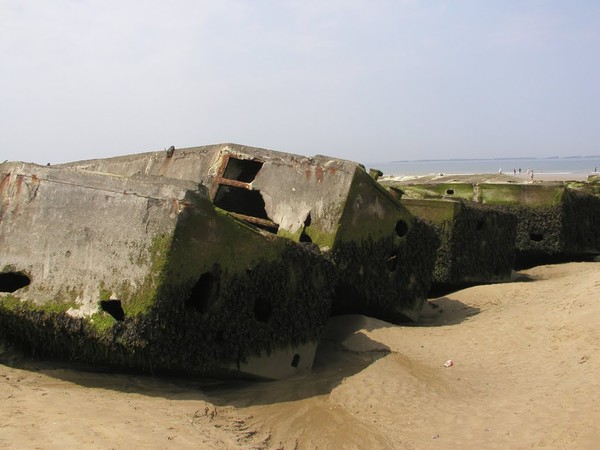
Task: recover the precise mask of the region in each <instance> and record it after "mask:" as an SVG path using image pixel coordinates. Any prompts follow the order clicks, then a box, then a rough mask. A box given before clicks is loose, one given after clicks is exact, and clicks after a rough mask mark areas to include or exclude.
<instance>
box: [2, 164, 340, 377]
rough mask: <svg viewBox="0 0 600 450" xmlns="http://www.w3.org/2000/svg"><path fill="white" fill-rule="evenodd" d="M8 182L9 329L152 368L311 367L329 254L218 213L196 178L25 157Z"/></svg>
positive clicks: (37, 344)
mask: <svg viewBox="0 0 600 450" xmlns="http://www.w3.org/2000/svg"><path fill="white" fill-rule="evenodd" d="M0 177H1V178H0V180H1V181H0V194H1V198H2V208H1V209H0V291H2V292H0V334H3V335H5V336H8V337H10V338H12V339H15V340H18V341H21V342H22V343H23V344H25V345H27V346H32V347H34V348H36V350H37V351H38V353H39V352H41V353H43V352H47V353H51V354H57V355H61V356H66V357H72V358H78V359H83V360H87V361H90V362H102V363H108V364H117V365H121V366H127V367H135V368H143V369H151V370H176V371H185V372H189V373H212V372H217V371H219V372H223V371H224V370H232V371H240V370H241V371H243V370H248V371H252V372H253V373H257V374H259V375H261V376H269V374H270V375H271V376H282V375H290V374H293V373H298V372H299V371H302V370H307V369H309V368H310V366H311V365H312V357H313V356H314V348H315V346H316V342H317V341H318V337H319V335H320V332H321V330H322V328H323V326H324V323H325V320H326V318H327V317H328V314H329V311H330V304H331V296H332V285H334V284H335V281H334V279H333V278H332V276H333V271H332V267H331V264H330V263H329V262H328V261H327V260H326V259H325V258H323V257H322V256H321V255H320V254H319V253H318V252H314V251H312V250H311V249H310V248H305V247H304V246H303V245H300V244H296V243H294V242H292V241H289V240H287V239H282V238H278V237H276V236H274V235H271V234H264V233H261V232H259V231H258V230H257V229H255V228H253V227H249V226H247V225H246V224H244V223H242V222H239V221H237V220H235V219H233V218H232V217H231V216H229V215H228V214H225V213H222V212H219V211H217V210H215V208H214V207H213V205H212V204H211V203H210V201H209V199H208V198H207V194H206V193H203V192H202V191H198V190H197V189H198V186H197V183H190V182H185V181H178V180H173V179H170V180H168V182H167V180H165V179H161V180H158V182H156V181H155V180H154V179H152V178H149V177H140V178H136V177H130V178H127V177H122V176H114V175H106V174H98V173H87V172H82V171H78V170H74V169H72V168H54V167H40V166H35V165H27V164H19V163H14V164H3V165H0ZM19 277H21V278H19ZM23 277H26V278H28V279H29V281H30V283H29V284H28V285H23V286H19V285H18V282H19V281H22V280H23ZM15 280H16V282H17V286H15ZM15 288H16V289H15ZM269 355H273V358H271V359H269ZM286 355H287V356H286ZM290 355H292V357H291V360H290V361H285V364H284V363H283V362H281V363H276V364H275V366H271V367H269V366H268V365H269V364H273V361H282V360H283V359H285V358H288V357H289V356H290ZM257 361H259V362H258V363H257ZM256 367H260V368H262V371H258V372H256ZM265 367H269V369H268V370H266V372H265V370H264V369H265Z"/></svg>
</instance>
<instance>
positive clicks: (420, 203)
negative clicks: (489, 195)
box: [401, 198, 517, 286]
mask: <svg viewBox="0 0 600 450" xmlns="http://www.w3.org/2000/svg"><path fill="white" fill-rule="evenodd" d="M401 202H402V204H403V205H404V206H406V207H407V208H408V210H409V211H410V212H411V213H413V214H414V215H415V216H418V217H421V218H422V219H424V220H427V221H429V222H431V223H433V224H434V228H435V230H436V231H437V233H438V236H439V238H440V241H441V245H440V247H439V249H438V253H437V260H436V263H435V270H434V276H433V281H434V283H436V284H438V285H442V286H452V285H462V284H469V283H489V282H495V281H503V280H508V279H510V276H511V272H512V268H513V264H514V259H515V236H516V230H517V220H516V217H515V216H514V215H513V214H510V213H506V212H502V211H499V210H497V209H495V208H488V207H486V206H483V205H479V204H477V203H474V202H466V201H464V200H445V199H438V200H436V199H427V200H422V199H410V198H407V199H403V200H401Z"/></svg>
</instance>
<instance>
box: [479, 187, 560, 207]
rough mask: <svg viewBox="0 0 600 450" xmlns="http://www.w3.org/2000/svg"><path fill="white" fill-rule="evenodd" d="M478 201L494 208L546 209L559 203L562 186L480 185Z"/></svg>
mask: <svg viewBox="0 0 600 450" xmlns="http://www.w3.org/2000/svg"><path fill="white" fill-rule="evenodd" d="M478 189H479V198H478V199H479V201H480V202H481V203H483V204H486V205H495V206H525V207H528V208H548V207H552V206H556V205H558V204H560V203H561V201H562V196H563V194H564V190H565V189H564V186H563V185H562V184H555V183H551V184H508V183H503V184H501V183H497V184H492V183H482V184H480V185H478Z"/></svg>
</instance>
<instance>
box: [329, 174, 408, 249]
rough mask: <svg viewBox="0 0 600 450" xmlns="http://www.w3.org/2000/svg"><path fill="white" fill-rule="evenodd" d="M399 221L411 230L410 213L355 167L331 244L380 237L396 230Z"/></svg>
mask: <svg viewBox="0 0 600 450" xmlns="http://www.w3.org/2000/svg"><path fill="white" fill-rule="evenodd" d="M399 221H402V222H404V224H405V225H406V228H407V229H406V233H408V232H409V231H410V228H411V226H412V222H413V216H412V215H411V214H410V213H409V212H408V211H407V210H406V208H404V207H403V206H402V205H401V204H400V203H399V202H398V201H397V200H396V199H394V198H393V197H392V196H391V194H390V193H389V192H388V191H387V190H386V189H385V188H384V187H383V186H381V185H380V184H379V183H377V182H375V181H374V180H373V179H372V178H371V177H369V175H368V174H366V173H365V172H363V171H360V170H357V171H356V174H355V177H354V179H353V180H352V184H351V185H350V190H349V192H348V197H347V201H346V203H345V208H344V211H343V213H342V214H341V217H340V223H339V229H338V233H337V235H336V238H335V242H334V245H333V248H335V247H337V246H338V245H341V244H344V243H348V242H361V241H362V240H366V239H371V240H374V241H376V240H379V239H381V238H384V237H387V236H390V235H391V234H394V233H395V231H394V230H395V228H396V225H397V224H398V222H399Z"/></svg>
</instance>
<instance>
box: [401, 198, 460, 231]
mask: <svg viewBox="0 0 600 450" xmlns="http://www.w3.org/2000/svg"><path fill="white" fill-rule="evenodd" d="M400 203H402V205H403V206H404V207H406V209H408V211H409V212H410V213H411V214H413V215H415V216H418V217H420V218H422V219H424V220H427V221H429V222H433V223H434V224H437V225H442V224H443V223H446V222H452V220H454V217H455V216H456V214H457V213H458V212H459V211H460V207H461V203H460V202H457V201H454V200H438V199H429V200H418V199H404V200H401V201H400Z"/></svg>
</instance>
